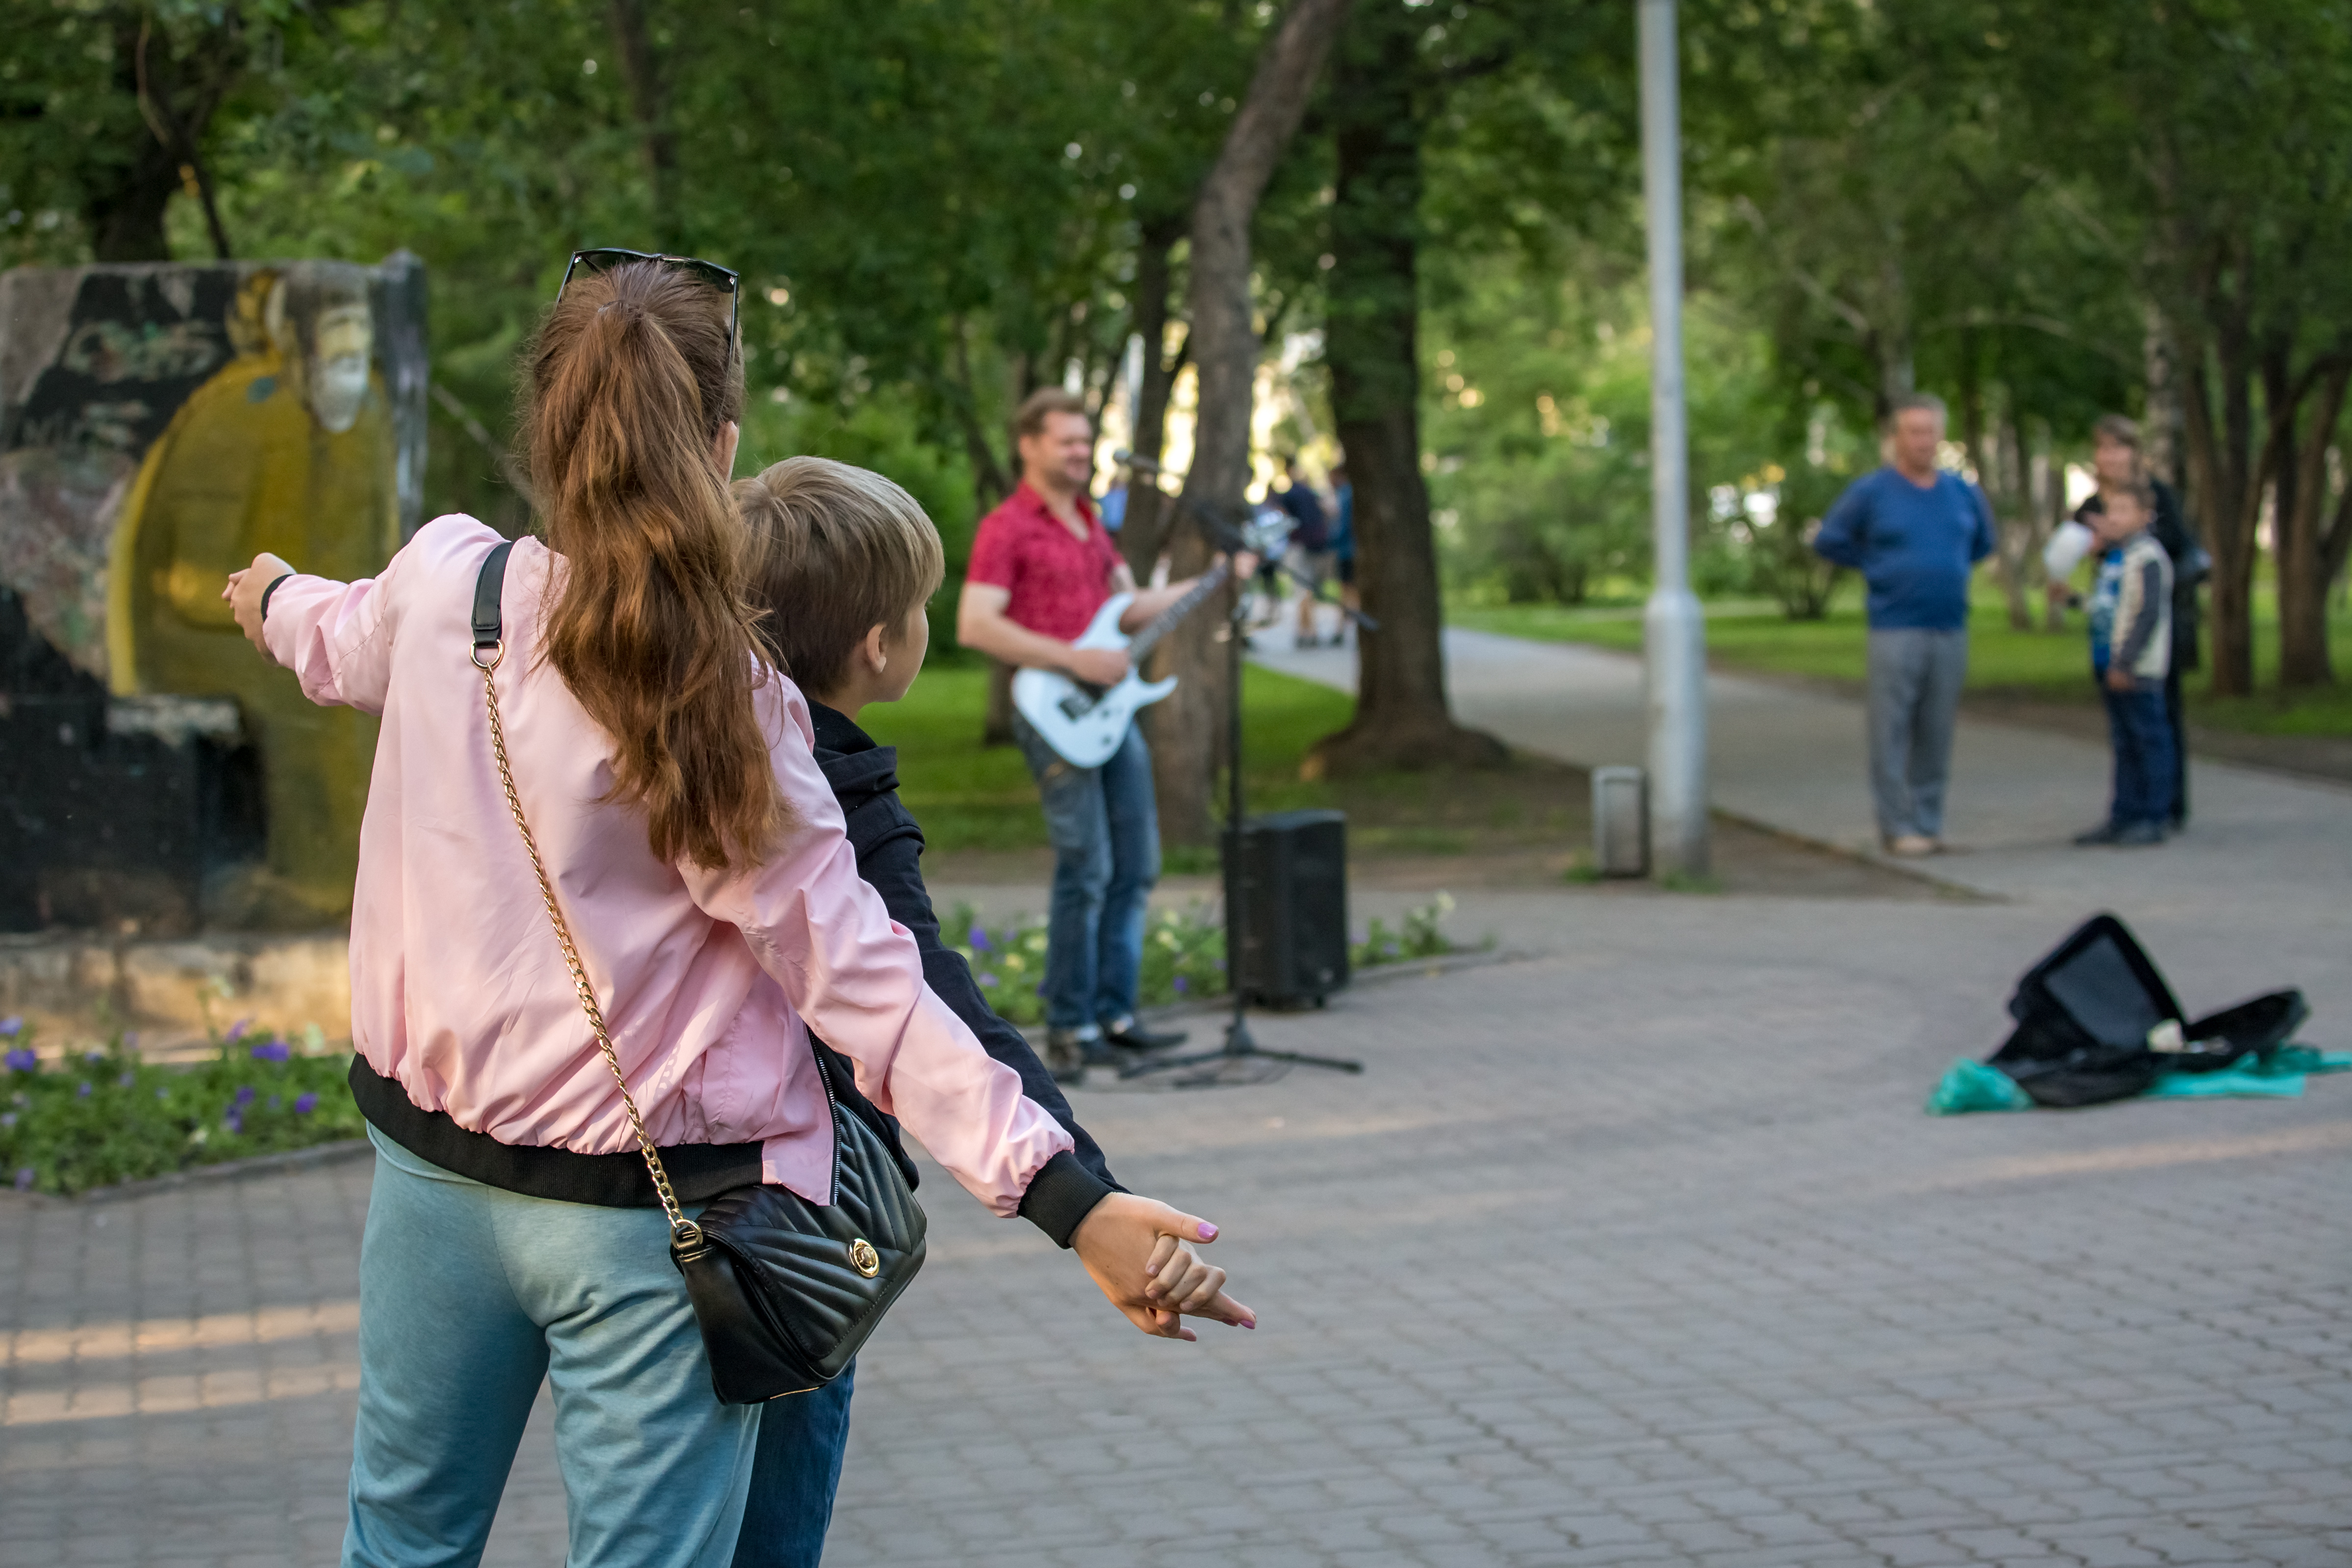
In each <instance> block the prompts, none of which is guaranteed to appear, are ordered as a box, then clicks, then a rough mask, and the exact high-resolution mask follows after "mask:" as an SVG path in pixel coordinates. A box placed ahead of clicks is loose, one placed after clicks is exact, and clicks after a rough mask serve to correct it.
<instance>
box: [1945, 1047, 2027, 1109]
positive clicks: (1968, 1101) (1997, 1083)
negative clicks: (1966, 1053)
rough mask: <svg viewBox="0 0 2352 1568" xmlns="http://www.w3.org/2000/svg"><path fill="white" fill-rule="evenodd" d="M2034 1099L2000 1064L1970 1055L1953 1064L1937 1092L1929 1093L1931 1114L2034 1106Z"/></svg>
mask: <svg viewBox="0 0 2352 1568" xmlns="http://www.w3.org/2000/svg"><path fill="white" fill-rule="evenodd" d="M2032 1109H2033V1100H2032V1097H2031V1096H2029V1095H2028V1094H2027V1093H2026V1092H2025V1091H2024V1090H2023V1089H2020V1088H2018V1087H2017V1080H2016V1079H2013V1078H2011V1077H2010V1076H2009V1075H2008V1074H2007V1073H2005V1072H2003V1071H2001V1070H2000V1068H1994V1067H1987V1066H1985V1064H1984V1063H1982V1062H1972V1061H1970V1060H1969V1059H1968V1058H1966V1057H1962V1058H1960V1059H1959V1060H1958V1061H1956V1062H1954V1063H1953V1064H1952V1067H1951V1070H1950V1071H1949V1072H1947V1073H1946V1074H1945V1075H1944V1081H1943V1082H1941V1083H1939V1084H1937V1086H1936V1092H1935V1093H1933V1094H1931V1095H1929V1096H1928V1097H1927V1114H1928V1115H1930V1116H1964V1115H1966V1114H1967V1113H1968V1112H1969V1111H1971V1110H2032Z"/></svg>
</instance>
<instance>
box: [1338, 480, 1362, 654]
mask: <svg viewBox="0 0 2352 1568" xmlns="http://www.w3.org/2000/svg"><path fill="white" fill-rule="evenodd" d="M1331 512H1332V520H1331V562H1332V565H1333V566H1334V567H1335V568H1336V569H1337V571H1338V573H1339V603H1341V604H1342V605H1346V606H1347V607H1348V608H1349V610H1351V611H1352V610H1361V609H1362V608H1363V607H1364V598H1363V595H1361V594H1360V593H1358V592H1357V591H1356V487H1355V484H1354V482H1353V481H1352V480H1350V479H1349V478H1348V465H1347V464H1345V463H1334V464H1332V465H1331ZM1348 626H1349V623H1348V621H1347V620H1346V619H1345V618H1344V617H1343V618H1342V619H1341V620H1340V622H1339V636H1340V637H1341V638H1342V639H1344V638H1345V637H1347V635H1348Z"/></svg>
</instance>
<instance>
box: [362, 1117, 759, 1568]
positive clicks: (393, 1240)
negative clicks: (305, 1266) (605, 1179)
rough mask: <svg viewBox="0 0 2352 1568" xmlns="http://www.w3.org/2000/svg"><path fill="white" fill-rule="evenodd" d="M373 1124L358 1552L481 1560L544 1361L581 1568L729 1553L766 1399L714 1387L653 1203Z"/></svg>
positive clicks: (405, 1565)
mask: <svg viewBox="0 0 2352 1568" xmlns="http://www.w3.org/2000/svg"><path fill="white" fill-rule="evenodd" d="M368 1135H369V1137H371V1138H372V1139H373V1140H374V1142H375V1147H376V1163H375V1185H374V1190H373V1193H372V1194H370V1196H369V1198H368V1216H367V1230H366V1234H365V1236H364V1237H363V1238H362V1242H361V1247H360V1401H359V1404H360V1414H359V1426H358V1429H357V1431H356V1433H355V1434H354V1435H353V1439H352V1492H351V1524H350V1527H349V1529H348V1530H347V1531H346V1532H345V1534H344V1536H343V1563H344V1565H345V1568H473V1565H474V1564H476V1563H479V1562H480V1561H481V1556H482V1547H483V1543H484V1542H486V1541H487V1540H488V1537H489V1533H490V1521H491V1518H492V1517H493V1516H494V1515H495V1514H496V1513H497V1512H498V1506H499V1495H500V1494H501V1493H502V1492H504V1491H505V1489H506V1483H507V1472H508V1470H509V1468H512V1466H513V1464H514V1456H515V1447H516V1445H517V1444H518V1443H519V1442H520V1440H521V1437H522V1429H523V1423H524V1421H525V1420H526V1419H527V1418H528V1417H529V1416H530V1407H531V1402H532V1401H533V1400H534V1399H535V1398H536V1397H537V1396H538V1394H539V1385H540V1382H541V1379H542V1378H544V1379H546V1380H547V1381H548V1382H549V1383H550V1384H551V1386H552V1387H553V1389H554V1394H555V1446H556V1458H557V1461H558V1463H559V1464H560V1466H561V1467H562V1472H563V1489H564V1493H565V1495H566V1497H567V1498H568V1499H569V1501H570V1518H571V1534H572V1547H571V1552H570V1554H569V1557H568V1560H567V1561H568V1563H569V1568H728V1564H729V1563H730V1562H731V1561H732V1560H733V1558H734V1554H735V1538H736V1532H737V1531H738V1529H739V1527H740V1525H741V1522H742V1519H743V1501H744V1497H745V1494H746V1492H747V1491H748V1489H749V1488H750V1485H751V1460H752V1456H753V1453H754V1452H755V1451H756V1449H757V1447H758V1445H759V1435H760V1407H759V1406H757V1405H721V1404H719V1401H718V1398H717V1397H716V1396H715V1395H714V1394H712V1393H711V1391H710V1363H709V1360H708V1359H707V1358H706V1357H705V1356H704V1354H703V1350H702V1336H701V1332H700V1331H699V1330H698V1329H697V1328H696V1326H695V1321H694V1310H693V1308H692V1307H691V1306H689V1305H688V1301H687V1297H686V1284H685V1281H684V1280H683V1279H680V1278H679V1276H678V1272H677V1268H675V1267H674V1266H672V1264H671V1263H670V1260H669V1246H668V1241H669V1237H668V1229H667V1226H666V1225H665V1224H664V1222H663V1219H662V1214H661V1211H660V1210H659V1209H614V1208H599V1207H596V1206H593V1205H588V1204H565V1203H555V1202H551V1201H550V1200H548V1199H546V1198H531V1197H524V1196H523V1195H521V1194H518V1193H509V1192H506V1191H504V1190H502V1189H500V1188H498V1187H489V1186H484V1185H483V1184H480V1183H478V1182H474V1181H469V1180H467V1178H466V1177H463V1176H459V1175H456V1174H454V1173H450V1172H448V1171H445V1170H442V1169H441V1168H440V1167H439V1166H437V1165H434V1164H431V1163H427V1162H425V1161H424V1160H420V1159H418V1158H417V1157H416V1156H415V1155H414V1154H411V1153H410V1152H408V1151H406V1150H405V1149H403V1148H401V1147H400V1146H399V1145H398V1144H396V1143H394V1142H392V1141H391V1140H390V1139H388V1138H385V1137H383V1135H382V1134H380V1133H378V1132H376V1131H373V1129H371V1130H370V1131H369V1134H368Z"/></svg>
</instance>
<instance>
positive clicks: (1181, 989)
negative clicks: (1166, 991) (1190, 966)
mask: <svg viewBox="0 0 2352 1568" xmlns="http://www.w3.org/2000/svg"><path fill="white" fill-rule="evenodd" d="M1191 989H1192V982H1191V981H1189V980H1187V979H1185V978H1184V977H1183V976H1182V975H1181V974H1180V975H1178V976H1177V977H1176V994H1178V995H1180V996H1181V995H1182V994H1184V993H1185V992H1187V991H1190V990H1191Z"/></svg>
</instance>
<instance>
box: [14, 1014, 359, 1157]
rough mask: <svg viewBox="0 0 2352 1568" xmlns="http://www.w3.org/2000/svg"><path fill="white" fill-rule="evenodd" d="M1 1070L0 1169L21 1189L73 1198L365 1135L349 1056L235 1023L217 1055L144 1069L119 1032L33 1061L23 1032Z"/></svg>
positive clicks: (26, 1037) (143, 1063)
mask: <svg viewBox="0 0 2352 1568" xmlns="http://www.w3.org/2000/svg"><path fill="white" fill-rule="evenodd" d="M10 1045H11V1047H12V1050H11V1054H10V1056H9V1058H8V1065H7V1067H6V1068H5V1071H0V1171H5V1172H6V1173H9V1176H10V1179H11V1181H12V1183H13V1184H14V1185H15V1186H16V1189H17V1190H18V1191H20V1192H21V1191H38V1192H45V1193H58V1194H65V1193H78V1192H82V1191H85V1190H87V1189H88V1188H90V1187H100V1186H110V1185H113V1184H116V1183H119V1182H135V1181H142V1180H145V1179H148V1178H150V1177H154V1176H161V1175H166V1174H169V1173H172V1172H173V1171H183V1170H187V1169H190V1168H191V1167H194V1166H198V1165H211V1164H217V1163H220V1162H222V1161H224V1160H241V1159H245V1158H247V1157H248V1156H251V1155H255V1154H276V1153H283V1152H288V1151H289V1150H295V1149H306V1148H310V1147H311V1146H312V1145H314V1144H319V1143H331V1142H338V1141H340V1140H342V1139H348V1138H357V1137H360V1136H362V1131H363V1128H362V1121H361V1119H360V1113H359V1107H358V1106H356V1105H355V1104H353V1103H352V1097H351V1091H350V1089H347V1088H346V1087H345V1084H344V1079H345V1075H346V1074H348V1073H349V1071H350V1070H351V1063H352V1058H351V1057H350V1056H349V1055H348V1054H347V1053H340V1052H338V1053H331V1054H324V1055H318V1054H311V1055H305V1054H300V1050H299V1047H295V1046H292V1045H289V1043H288V1042H286V1041H284V1040H280V1039H275V1038H270V1039H261V1038H257V1037H252V1036H242V1037H240V1035H239V1032H238V1031H236V1030H234V1029H233V1030H232V1031H231V1032H230V1036H229V1037H227V1038H226V1039H224V1040H223V1041H222V1043H221V1047H220V1053H219V1055H218V1056H217V1057H215V1058H214V1059H212V1060H210V1061H207V1062H205V1063H203V1064H201V1065H199V1066H194V1067H160V1066H152V1065H150V1064H147V1063H145V1062H142V1061H141V1060H140V1059H139V1057H138V1054H137V1052H136V1051H135V1050H133V1049H131V1047H130V1046H129V1045H128V1044H127V1043H126V1040H125V1038H124V1037H122V1036H121V1035H117V1036H116V1037H114V1038H113V1039H111V1040H110V1041H109V1042H107V1044H106V1045H105V1046H103V1047H92V1048H90V1049H88V1050H86V1051H82V1052H79V1053H70V1054H68V1056H67V1057H66V1058H65V1059H64V1060H62V1061H59V1062H49V1063H37V1062H36V1060H35V1058H34V1053H33V1051H32V1049H31V1039H30V1034H29V1031H24V1032H19V1033H17V1034H16V1036H15V1037H14V1038H13V1039H12V1040H11V1041H10Z"/></svg>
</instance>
